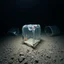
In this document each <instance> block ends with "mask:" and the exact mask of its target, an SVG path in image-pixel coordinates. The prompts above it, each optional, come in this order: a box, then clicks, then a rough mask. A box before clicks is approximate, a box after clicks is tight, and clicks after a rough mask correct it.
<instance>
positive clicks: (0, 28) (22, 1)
mask: <svg viewBox="0 0 64 64" xmlns="http://www.w3.org/2000/svg"><path fill="white" fill-rule="evenodd" d="M63 22H64V2H63V1H61V0H58V1H57V0H2V1H0V35H3V34H4V33H5V32H7V31H8V30H9V29H10V28H11V27H18V28H22V26H23V25H24V24H28V23H29V24H30V23H36V24H40V25H41V27H42V29H43V28H44V27H45V26H47V25H57V26H58V27H59V28H60V29H61V31H62V32H63V31H64V28H63V27H64V23H63Z"/></svg>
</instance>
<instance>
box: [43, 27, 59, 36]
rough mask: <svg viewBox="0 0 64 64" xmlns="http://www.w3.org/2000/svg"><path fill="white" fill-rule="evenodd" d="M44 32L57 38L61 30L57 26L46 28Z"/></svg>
mask: <svg viewBox="0 0 64 64" xmlns="http://www.w3.org/2000/svg"><path fill="white" fill-rule="evenodd" d="M44 31H45V34H46V35H47V36H55V35H59V34H60V29H59V28H58V27H57V26H46V27H45V29H44Z"/></svg>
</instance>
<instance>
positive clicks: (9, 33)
mask: <svg viewBox="0 0 64 64" xmlns="http://www.w3.org/2000/svg"><path fill="white" fill-rule="evenodd" d="M19 33H20V31H19V28H11V29H10V30H9V31H8V32H7V34H8V35H15V36H17V35H19Z"/></svg>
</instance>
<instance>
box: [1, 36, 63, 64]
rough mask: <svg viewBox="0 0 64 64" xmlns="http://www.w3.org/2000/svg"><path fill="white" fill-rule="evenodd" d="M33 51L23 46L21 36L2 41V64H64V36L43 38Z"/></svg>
mask: <svg viewBox="0 0 64 64" xmlns="http://www.w3.org/2000/svg"><path fill="white" fill-rule="evenodd" d="M41 39H42V42H41V43H39V45H38V46H37V47H36V48H35V49H33V48H31V47H29V46H27V45H25V44H23V39H22V37H21V36H9V37H6V38H3V39H1V40H0V64H64V36H54V37H48V36H46V35H42V36H41Z"/></svg>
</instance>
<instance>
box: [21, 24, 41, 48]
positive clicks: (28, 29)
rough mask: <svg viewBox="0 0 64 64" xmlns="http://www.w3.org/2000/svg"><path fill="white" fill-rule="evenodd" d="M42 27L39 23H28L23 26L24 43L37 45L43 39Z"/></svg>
mask: <svg viewBox="0 0 64 64" xmlns="http://www.w3.org/2000/svg"><path fill="white" fill-rule="evenodd" d="M40 34H41V27H40V25H39V24H28V25H24V26H23V27H22V35H23V38H24V43H26V44H28V45H30V46H33V47H35V46H36V45H37V44H38V43H39V42H40V40H41V38H40V37H41V35H40Z"/></svg>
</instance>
